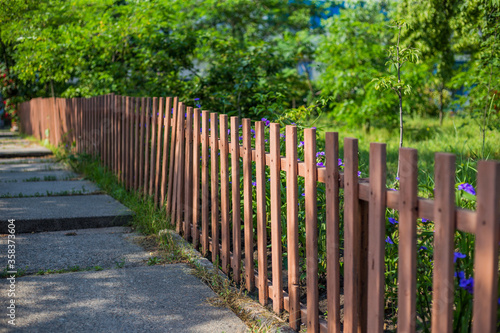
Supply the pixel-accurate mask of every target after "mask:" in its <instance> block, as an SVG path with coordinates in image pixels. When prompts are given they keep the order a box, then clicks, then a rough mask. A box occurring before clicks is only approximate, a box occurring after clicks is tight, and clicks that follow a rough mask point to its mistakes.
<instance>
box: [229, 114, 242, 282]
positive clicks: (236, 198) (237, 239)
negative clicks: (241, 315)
mask: <svg viewBox="0 0 500 333" xmlns="http://www.w3.org/2000/svg"><path fill="white" fill-rule="evenodd" d="M238 120H239V118H238V117H231V181H232V191H231V194H232V209H233V260H232V263H231V266H232V270H233V279H234V281H235V282H236V283H240V275H241V203H240V200H241V198H240V143H239V124H238Z"/></svg>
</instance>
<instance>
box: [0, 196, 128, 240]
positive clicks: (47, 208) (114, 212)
mask: <svg viewBox="0 0 500 333" xmlns="http://www.w3.org/2000/svg"><path fill="white" fill-rule="evenodd" d="M0 211H1V212H2V220H0V233H6V232H7V224H8V223H7V219H15V220H16V233H24V232H42V231H58V230H70V229H83V228H103V227H113V226H121V225H125V224H127V223H128V221H129V219H130V218H131V217H132V211H130V210H129V209H128V208H127V207H125V206H124V205H122V204H121V203H119V202H118V201H116V200H115V199H113V198H112V197H110V196H108V195H104V194H101V195H73V196H56V197H36V198H8V199H0Z"/></svg>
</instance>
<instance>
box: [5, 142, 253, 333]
mask: <svg viewBox="0 0 500 333" xmlns="http://www.w3.org/2000/svg"><path fill="white" fill-rule="evenodd" d="M3 134H4V133H0V151H2V149H3V150H4V151H5V150H7V149H4V146H8V150H9V154H4V156H8V157H5V158H2V154H1V153H0V217H1V219H0V269H1V268H5V267H7V268H8V263H9V262H8V259H9V258H8V257H7V256H8V249H9V247H8V246H9V236H8V232H9V231H10V229H9V228H10V227H9V223H8V219H15V223H14V224H15V239H12V238H11V239H10V240H11V242H10V244H11V245H13V243H12V241H15V266H13V267H12V269H14V270H16V271H18V272H20V273H22V274H23V275H22V276H20V277H16V278H15V279H9V276H10V274H9V273H7V269H5V270H4V271H3V273H2V274H3V277H2V278H1V279H0V308H1V309H3V310H1V311H0V313H1V314H0V332H146V331H147V332H244V331H246V330H247V328H246V326H245V325H244V323H243V322H242V321H241V320H240V319H239V318H238V317H237V316H236V315H235V314H234V313H233V312H231V311H230V310H228V309H225V308H219V307H214V306H212V305H210V304H209V303H208V302H207V298H210V297H215V294H214V293H213V292H212V291H211V290H210V288H208V287H207V286H206V285H204V284H203V283H202V282H201V281H200V280H198V279H197V278H195V277H194V276H193V275H192V274H191V269H190V268H189V267H188V266H187V265H185V264H175V265H156V266H149V265H148V260H150V258H151V256H152V254H151V253H149V252H147V251H145V250H144V249H143V248H142V247H141V246H140V245H139V241H140V240H141V239H143V238H144V236H142V235H139V234H137V233H135V232H133V231H132V230H131V229H130V228H129V227H126V226H123V225H125V224H126V223H127V222H128V221H129V219H130V218H131V214H132V213H131V211H130V210H128V209H127V208H126V207H125V206H123V205H121V204H120V203H118V202H117V201H115V200H114V199H113V198H111V197H109V196H107V195H104V194H100V192H99V189H98V187H97V186H96V185H95V184H92V183H90V182H88V181H85V180H83V179H82V178H81V177H80V176H78V175H76V174H74V173H73V172H71V171H70V170H68V168H66V167H65V166H64V165H62V164H60V163H56V162H55V161H54V160H53V159H51V158H50V156H49V157H44V158H40V157H37V158H30V156H40V155H37V154H32V153H29V152H31V151H35V150H36V151H42V150H43V149H42V147H37V146H35V145H33V144H29V145H27V144H26V141H25V140H19V139H16V137H12V136H10V135H3ZM27 149H29V152H27V151H28V150H27ZM16 150H17V151H18V152H16ZM13 156H20V157H17V158H15V157H13ZM82 188H83V189H85V191H82ZM89 193H90V194H89ZM20 196H21V197H20ZM11 248H12V247H11ZM9 294H10V295H9ZM14 294H15V295H14ZM11 302H14V303H11ZM10 304H14V305H15V321H11V323H14V322H15V324H16V325H15V326H14V325H12V324H11V323H9V320H11V319H10V318H9V317H8V314H9V312H8V311H11V312H12V311H13V310H12V309H14V308H12V305H10ZM8 306H11V309H10V310H9V309H8V308H7V307H8Z"/></svg>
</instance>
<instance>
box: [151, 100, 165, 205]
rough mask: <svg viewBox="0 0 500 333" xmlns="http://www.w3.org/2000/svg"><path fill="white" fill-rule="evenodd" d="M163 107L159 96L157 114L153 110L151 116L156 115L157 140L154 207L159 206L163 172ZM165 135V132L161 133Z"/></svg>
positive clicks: (163, 102) (162, 101)
mask: <svg viewBox="0 0 500 333" xmlns="http://www.w3.org/2000/svg"><path fill="white" fill-rule="evenodd" d="M164 108H165V98H164V97H160V99H159V101H158V114H157V113H156V112H153V117H157V118H158V120H157V129H156V132H157V142H156V166H155V169H156V172H155V185H154V204H155V207H160V206H161V205H162V203H159V202H158V200H159V195H160V191H161V190H160V181H161V180H160V177H161V175H162V174H163V172H162V171H160V169H161V166H162V165H161V162H162V144H161V143H162V133H164V131H163V126H164V125H163V124H164V118H163V109H164ZM163 135H165V134H163Z"/></svg>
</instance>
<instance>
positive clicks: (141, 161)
mask: <svg viewBox="0 0 500 333" xmlns="http://www.w3.org/2000/svg"><path fill="white" fill-rule="evenodd" d="M145 102H146V99H145V98H141V99H140V104H139V106H138V111H140V121H139V129H140V134H139V185H138V188H137V190H138V191H142V190H143V188H144V132H145V130H146V129H145V127H146V115H145V110H144V108H145V107H144V105H145Z"/></svg>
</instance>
